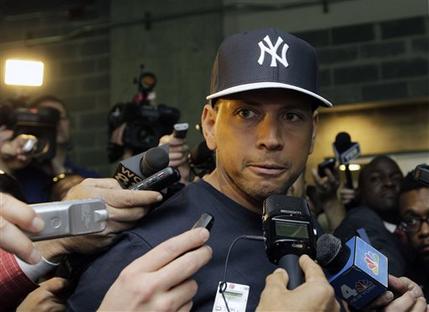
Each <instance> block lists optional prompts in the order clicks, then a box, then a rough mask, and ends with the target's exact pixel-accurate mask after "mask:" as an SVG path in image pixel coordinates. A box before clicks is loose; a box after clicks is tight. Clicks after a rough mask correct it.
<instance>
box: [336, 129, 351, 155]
mask: <svg viewBox="0 0 429 312" xmlns="http://www.w3.org/2000/svg"><path fill="white" fill-rule="evenodd" d="M334 145H335V148H336V149H337V151H338V152H340V153H341V152H344V151H345V150H347V149H348V148H349V147H350V146H351V145H352V139H351V137H350V134H348V133H347V132H339V133H338V134H337V136H336V137H335V142H334Z"/></svg>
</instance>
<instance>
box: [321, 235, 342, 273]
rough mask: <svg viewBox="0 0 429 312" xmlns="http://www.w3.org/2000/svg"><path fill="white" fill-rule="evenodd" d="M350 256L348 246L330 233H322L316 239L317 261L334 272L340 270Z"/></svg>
mask: <svg viewBox="0 0 429 312" xmlns="http://www.w3.org/2000/svg"><path fill="white" fill-rule="evenodd" d="M349 257H350V248H349V247H348V246H347V245H343V244H342V242H341V240H340V239H339V238H337V237H335V236H334V235H332V234H323V235H322V236H320V237H319V239H318V240H317V256H316V259H317V262H318V263H319V265H321V266H322V267H324V268H325V269H327V270H328V272H330V273H331V274H334V273H336V272H338V271H340V270H341V268H342V267H344V265H345V264H346V263H347V261H348V259H349Z"/></svg>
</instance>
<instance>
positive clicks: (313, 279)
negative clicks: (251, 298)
mask: <svg viewBox="0 0 429 312" xmlns="http://www.w3.org/2000/svg"><path fill="white" fill-rule="evenodd" d="M299 265H300V267H301V268H302V270H303V272H304V275H305V282H304V284H302V285H300V286H298V287H297V288H295V289H293V290H288V289H287V288H286V285H287V283H288V280H289V277H288V274H287V272H286V271H285V270H283V269H277V270H275V271H274V272H273V273H272V274H270V275H268V277H267V279H266V285H265V288H264V290H263V291H262V294H261V299H260V301H259V304H258V307H257V311H294V312H296V311H306V312H312V311H327V312H331V311H339V310H340V305H339V304H338V302H337V301H336V300H335V292H334V289H333V288H332V286H331V285H330V284H329V282H328V280H327V279H326V277H325V274H324V273H323V271H322V269H321V268H320V266H318V265H317V264H316V263H315V262H314V261H313V260H311V259H310V257H308V256H307V255H303V256H301V257H300V258H299Z"/></svg>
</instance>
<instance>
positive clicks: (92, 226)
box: [27, 199, 108, 241]
mask: <svg viewBox="0 0 429 312" xmlns="http://www.w3.org/2000/svg"><path fill="white" fill-rule="evenodd" d="M30 206H31V207H32V208H33V210H34V211H35V212H36V213H37V214H38V215H39V217H40V218H42V219H43V221H45V227H44V228H43V230H42V231H41V232H39V233H37V234H33V233H27V235H28V237H30V239H31V240H32V241H39V240H44V239H52V238H58V237H65V236H75V235H82V234H90V233H97V232H101V231H103V230H104V229H105V228H106V221H107V219H108V212H107V207H106V204H105V203H104V202H103V201H102V200H100V199H84V200H69V201H59V202H50V203H41V204H35V205H30Z"/></svg>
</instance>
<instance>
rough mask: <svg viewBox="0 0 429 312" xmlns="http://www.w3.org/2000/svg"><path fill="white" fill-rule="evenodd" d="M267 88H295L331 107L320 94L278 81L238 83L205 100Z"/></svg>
mask: <svg viewBox="0 0 429 312" xmlns="http://www.w3.org/2000/svg"><path fill="white" fill-rule="evenodd" d="M269 88H280V89H288V90H295V91H298V92H301V93H305V94H307V95H309V96H312V97H314V98H316V99H317V100H319V104H320V105H322V106H326V107H332V106H333V105H332V103H331V102H329V101H328V100H327V99H325V98H323V97H321V96H320V95H318V94H316V93H314V92H311V91H308V90H306V89H303V88H300V87H297V86H294V85H290V84H286V83H280V82H255V83H247V84H242V85H238V86H234V87H231V88H228V89H225V90H222V91H219V92H216V93H213V94H210V95H209V96H207V97H206V99H207V100H211V99H214V98H218V97H221V96H224V95H229V94H234V93H238V92H243V91H249V90H258V89H269Z"/></svg>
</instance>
